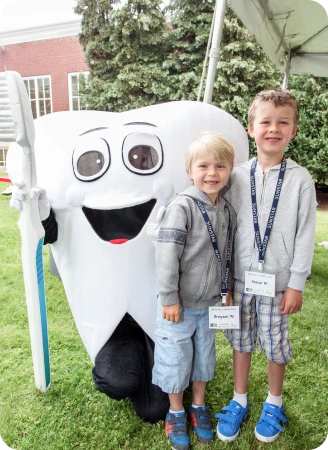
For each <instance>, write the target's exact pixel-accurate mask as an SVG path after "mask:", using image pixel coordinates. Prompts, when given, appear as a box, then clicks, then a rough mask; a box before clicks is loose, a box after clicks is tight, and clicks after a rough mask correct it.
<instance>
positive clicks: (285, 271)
mask: <svg viewBox="0 0 328 450" xmlns="http://www.w3.org/2000/svg"><path fill="white" fill-rule="evenodd" d="M252 161H253V159H252V160H250V161H248V162H246V163H243V164H240V165H238V166H236V167H235V168H234V170H233V172H232V175H231V182H230V186H231V187H230V189H229V190H228V191H227V192H226V194H225V198H227V200H228V201H229V202H230V203H231V205H232V206H233V208H234V209H235V211H236V214H237V231H236V236H235V247H234V264H233V272H234V273H233V275H234V277H235V278H237V279H239V280H241V281H244V279H245V277H244V275H245V270H253V269H257V267H258V248H257V245H256V242H255V233H254V225H253V213H252V201H251V192H250V168H251V164H252ZM279 169H280V164H279V165H277V166H275V167H272V168H271V169H270V170H268V172H267V174H266V176H265V178H263V172H262V168H261V166H260V164H259V163H257V166H256V172H255V183H256V199H257V208H258V218H259V225H260V233H261V241H263V236H264V233H265V229H266V225H267V222H268V217H269V214H270V210H271V206H272V201H273V197H274V193H275V189H276V184H277V179H278V175H279ZM315 221H316V196H315V188H314V183H313V180H312V178H311V176H310V174H309V173H308V171H307V170H306V169H304V168H303V167H301V166H299V165H298V164H296V162H294V161H292V160H291V159H287V169H286V173H285V177H284V181H283V185H282V189H281V193H280V198H279V203H278V207H277V211H276V215H275V218H274V222H273V227H272V230H271V235H270V239H269V243H268V246H267V250H266V254H265V259H264V266H263V270H264V271H266V272H269V273H274V274H275V275H276V291H284V290H286V288H287V287H290V288H293V289H296V290H299V291H303V289H304V286H305V283H306V280H307V277H308V276H309V274H310V272H311V265H312V257H313V249H314V242H315Z"/></svg>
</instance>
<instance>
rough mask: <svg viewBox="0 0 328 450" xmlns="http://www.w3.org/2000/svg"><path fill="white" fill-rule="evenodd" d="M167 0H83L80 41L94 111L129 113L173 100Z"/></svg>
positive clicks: (87, 100) (79, 6)
mask: <svg viewBox="0 0 328 450" xmlns="http://www.w3.org/2000/svg"><path fill="white" fill-rule="evenodd" d="M160 4H161V0H126V2H124V3H123V4H121V3H120V2H118V1H115V0H109V1H107V0H106V1H104V0H96V1H95V0H93V1H92V2H90V1H88V0H78V4H77V8H76V12H77V13H78V14H82V16H83V19H82V32H81V34H80V42H81V44H82V45H83V47H84V50H85V55H86V62H87V63H88V65H89V67H90V81H89V85H88V87H85V103H86V104H87V105H88V108H89V109H101V110H109V111H124V110H128V109H133V108H138V107H141V106H145V105H148V104H154V103H159V102H164V101H167V100H168V87H167V85H168V80H167V73H166V71H165V70H163V67H162V61H163V60H164V56H163V54H165V52H166V51H167V44H166V42H167V39H166V33H167V30H166V22H165V17H164V13H163V11H162V9H161V8H160Z"/></svg>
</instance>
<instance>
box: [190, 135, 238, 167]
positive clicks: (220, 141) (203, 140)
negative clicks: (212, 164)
mask: <svg viewBox="0 0 328 450" xmlns="http://www.w3.org/2000/svg"><path fill="white" fill-rule="evenodd" d="M203 152H209V153H211V154H212V155H213V156H214V159H215V160H216V161H218V162H228V164H229V166H230V170H232V168H233V163H234V156H235V152H234V149H233V147H232V145H231V144H230V143H229V142H228V141H227V140H226V139H225V138H224V137H223V136H222V135H221V134H220V133H217V132H216V131H203V132H202V133H199V135H198V136H197V137H196V139H195V140H194V141H193V142H192V143H191V144H190V145H189V147H188V148H187V151H186V159H185V163H186V171H187V173H188V175H190V172H191V166H192V163H193V161H194V159H195V158H196V157H197V156H198V155H199V154H200V153H203Z"/></svg>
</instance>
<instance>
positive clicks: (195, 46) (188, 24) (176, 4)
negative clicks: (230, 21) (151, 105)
mask: <svg viewBox="0 0 328 450" xmlns="http://www.w3.org/2000/svg"><path fill="white" fill-rule="evenodd" d="M214 7H215V0H171V1H170V3H169V5H168V6H167V8H166V10H165V11H166V15H167V18H168V21H169V27H170V28H171V33H170V35H169V38H170V45H171V54H170V55H169V56H168V57H167V59H166V61H165V63H164V67H166V68H167V69H168V70H169V74H170V85H171V95H170V98H171V99H172V100H197V96H198V88H199V84H200V80H201V76H202V70H203V63H204V59H205V56H206V48H207V44H208V38H209V34H210V29H211V22H212V18H213V11H214Z"/></svg>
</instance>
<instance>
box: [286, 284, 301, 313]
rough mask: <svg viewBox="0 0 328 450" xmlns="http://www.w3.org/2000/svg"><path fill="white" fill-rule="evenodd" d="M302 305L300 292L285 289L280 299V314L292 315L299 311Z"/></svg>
mask: <svg viewBox="0 0 328 450" xmlns="http://www.w3.org/2000/svg"><path fill="white" fill-rule="evenodd" d="M302 304H303V295H302V291H296V289H292V288H287V289H286V290H285V293H284V295H283V296H282V299H281V310H282V314H294V313H297V311H301V309H302Z"/></svg>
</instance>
